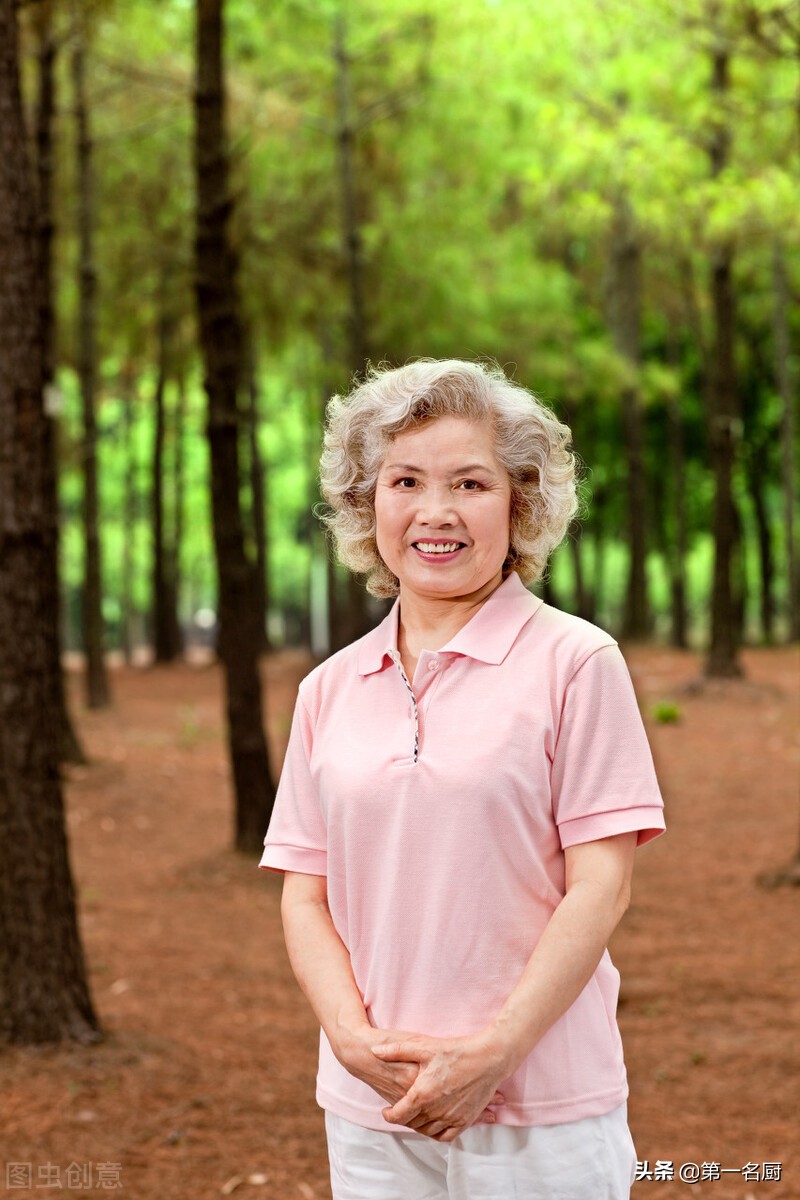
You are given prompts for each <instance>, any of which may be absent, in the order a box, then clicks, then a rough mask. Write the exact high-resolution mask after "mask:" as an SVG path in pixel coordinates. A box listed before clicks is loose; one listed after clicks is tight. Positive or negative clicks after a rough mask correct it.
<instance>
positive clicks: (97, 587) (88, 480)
mask: <svg viewBox="0 0 800 1200" xmlns="http://www.w3.org/2000/svg"><path fill="white" fill-rule="evenodd" d="M72 78H73V87H74V93H75V119H76V123H77V133H78V225H79V241H80V268H79V276H80V278H79V295H80V302H79V303H80V316H79V324H80V329H79V337H78V342H79V348H78V359H79V362H78V374H79V376H80V384H81V399H82V403H83V447H82V451H83V536H84V584H83V646H84V653H85V655H86V702H87V705H88V707H89V708H105V707H107V705H108V704H109V687H108V675H107V672H106V667H105V661H104V658H103V643H104V637H103V583H102V566H101V549H100V520H99V512H98V507H99V505H98V493H97V424H96V417H95V383H96V371H95V366H96V347H95V327H96V321H97V317H96V295H97V273H96V270H95V265H94V180H93V177H92V174H93V166H92V152H93V151H92V140H91V132H90V129H89V114H88V112H87V108H86V83H85V57H84V34H83V30H82V29H81V28H80V27H79V28H78V31H77V33H76V41H75V47H74V49H73V52H72Z"/></svg>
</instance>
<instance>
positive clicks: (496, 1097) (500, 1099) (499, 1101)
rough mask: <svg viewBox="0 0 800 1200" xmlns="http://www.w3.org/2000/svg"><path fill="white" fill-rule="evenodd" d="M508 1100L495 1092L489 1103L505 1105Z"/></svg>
mask: <svg viewBox="0 0 800 1200" xmlns="http://www.w3.org/2000/svg"><path fill="white" fill-rule="evenodd" d="M505 1102H506V1098H505V1096H504V1095H503V1094H502V1093H501V1092H495V1094H494V1095H493V1096H492V1098H491V1100H490V1101H489V1103H490V1104H505Z"/></svg>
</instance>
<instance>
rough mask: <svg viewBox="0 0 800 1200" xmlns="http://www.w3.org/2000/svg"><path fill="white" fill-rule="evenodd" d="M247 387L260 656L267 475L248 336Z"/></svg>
mask: <svg viewBox="0 0 800 1200" xmlns="http://www.w3.org/2000/svg"><path fill="white" fill-rule="evenodd" d="M247 346H248V353H247V376H248V378H247V387H248V393H249V400H250V403H249V408H248V421H247V436H248V465H249V468H250V497H251V504H252V511H253V541H254V543H255V551H256V609H257V611H258V613H259V615H260V619H259V630H260V634H261V637H260V645H259V649H260V651H261V652H262V653H266V651H267V650H269V638H268V637H267V613H268V611H269V535H268V532H267V476H266V472H265V470H264V463H263V459H262V455H261V447H260V445H259V441H258V427H259V417H260V414H259V386H258V366H257V363H256V357H255V349H254V347H253V344H252V340H251V338H250V337H248V342H247Z"/></svg>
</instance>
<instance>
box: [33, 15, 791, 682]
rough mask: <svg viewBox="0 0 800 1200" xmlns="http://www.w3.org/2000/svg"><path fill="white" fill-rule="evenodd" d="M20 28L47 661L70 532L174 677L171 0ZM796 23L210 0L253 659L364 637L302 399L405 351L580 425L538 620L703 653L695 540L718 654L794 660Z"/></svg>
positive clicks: (198, 588) (192, 585)
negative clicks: (515, 386)
mask: <svg viewBox="0 0 800 1200" xmlns="http://www.w3.org/2000/svg"><path fill="white" fill-rule="evenodd" d="M200 7H201V8H202V7H203V6H202V5H201V6H200ZM20 19H21V24H22V31H23V42H22V50H23V68H24V75H25V85H26V96H27V103H28V107H29V110H30V111H29V116H30V127H31V129H36V128H38V129H39V133H40V137H41V133H42V122H43V121H44V120H45V114H43V113H42V111H41V104H42V87H43V82H42V73H43V72H44V71H45V70H47V71H50V72H52V79H53V82H52V88H53V90H52V92H51V95H50V105H51V110H50V112H49V114H46V115H47V121H48V122H49V127H50V131H51V139H52V142H51V148H50V154H51V158H50V161H49V163H48V164H47V166H48V168H49V171H50V178H49V187H50V188H51V189H52V192H51V194H52V197H53V200H52V208H51V211H52V219H53V244H52V255H53V268H52V271H53V274H52V282H53V287H52V300H53V311H54V314H55V316H56V321H55V343H54V349H53V355H52V371H53V376H52V385H51V391H52V404H53V406H54V407H53V410H52V411H54V413H55V423H56V426H57V433H58V446H59V502H60V512H61V523H62V524H61V528H62V546H61V580H62V587H63V599H64V603H63V625H62V628H63V635H64V643H65V647H66V648H67V649H69V650H80V649H81V648H82V646H83V637H84V635H83V634H82V632H81V630H82V624H83V623H84V622H85V618H83V617H82V606H83V604H84V597H85V596H86V584H87V572H86V568H85V560H86V555H85V545H86V538H87V531H86V528H85V525H86V521H87V519H88V521H89V522H90V523H92V524H96V526H97V540H98V542H99V546H98V553H99V556H100V561H101V569H100V571H99V572H94V573H93V574H92V580H93V581H94V583H95V584H96V586H97V587H99V589H100V595H99V597H97V596H93V595H91V594H90V595H89V597H88V603H89V604H90V605H97V604H99V605H100V607H101V610H102V637H103V640H104V645H105V648H106V649H107V650H109V651H117V652H120V653H122V654H124V655H125V656H126V657H127V658H129V659H130V658H135V657H137V656H138V657H145V656H147V655H148V654H152V652H153V649H154V648H155V650H156V653H157V654H158V657H159V658H162V659H163V658H164V657H165V656H166V655H169V654H173V653H176V652H178V650H179V648H180V646H181V645H186V644H189V645H194V646H198V645H199V646H205V645H207V644H208V643H209V641H211V640H212V635H213V627H214V623H215V614H216V612H217V609H218V602H217V595H216V578H215V568H214V553H213V530H212V511H211V489H210V467H209V453H208V441H207V437H206V423H207V411H206V405H207V399H206V395H205V393H204V389H203V377H204V367H203V358H202V354H201V351H200V347H199V344H198V321H197V306H196V287H195V284H196V280H197V268H196V261H195V235H196V212H197V205H198V199H197V192H198V185H197V180H196V177H195V176H196V167H195V153H194V151H193V146H194V142H195V114H194V113H193V108H194V107H195V104H194V89H195V78H196V71H197V63H196V60H197V55H198V46H197V38H196V30H195V20H194V12H193V5H192V4H191V3H189V2H188V0H161V2H160V3H159V4H157V5H154V4H152V3H151V2H149V0H126V2H125V3H124V4H120V3H114V2H113V0H108V2H107V3H88V2H84V3H82V4H80V5H70V4H68V3H58V2H57V0H39V2H37V3H32V4H28V5H24V6H23V7H22V10H21V13H20ZM799 20H800V18H799V17H798V9H797V5H796V4H778V3H774V2H772V0H724V2H722V0H720V2H719V3H709V2H707V0H702V2H701V0H691V2H689V3H686V2H684V0H681V2H680V3H678V2H677V0H574V2H572V3H570V4H569V5H564V6H559V8H558V9H554V8H553V7H552V6H549V5H530V4H525V3H522V2H520V0H458V3H449V2H448V0H437V2H436V3H420V2H418V0H409V2H408V3H405V2H398V0H385V2H383V3H381V4H380V5H375V4H371V5H370V4H366V3H364V4H361V3H358V2H356V0H350V2H348V3H342V4H339V3H325V2H324V0H320V2H319V3H313V4H301V3H289V2H278V3H274V4H270V5H269V6H265V5H262V4H257V3H255V2H253V3H249V2H248V0H227V2H226V5H225V24H226V29H225V42H224V47H223V52H224V87H225V90H226V92H227V97H226V101H225V103H226V118H225V119H226V125H227V135H226V136H227V155H228V160H229V182H228V188H227V193H226V197H225V199H226V202H227V203H228V205H229V207H228V210H227V211H226V213H225V216H226V217H227V218H228V219H227V225H226V235H227V239H228V243H229V245H230V247H231V249H232V252H233V253H234V254H235V256H236V259H237V272H236V304H237V308H238V320H239V323H240V326H241V346H240V353H239V363H238V366H239V369H240V380H239V396H238V408H237V414H238V416H237V419H238V422H239V434H240V446H239V450H240V454H239V472H240V490H241V519H242V525H243V536H244V538H245V541H246V554H247V557H248V560H252V561H253V562H256V561H257V564H258V567H257V570H258V580H257V587H258V588H259V589H260V599H259V603H260V605H261V608H262V610H263V614H264V624H265V629H266V633H267V636H268V638H269V641H270V643H271V644H272V645H274V646H281V645H283V644H286V643H289V644H292V643H313V645H314V648H315V650H318V651H319V652H322V653H324V652H326V651H327V650H328V649H329V648H331V646H334V647H335V646H336V645H339V644H342V642H343V641H347V640H349V636H350V635H351V634H352V633H354V632H357V631H358V630H359V627H360V625H361V624H363V614H361V615H359V614H358V613H356V614H355V615H352V614H348V613H347V611H346V610H347V609H348V605H349V604H350V603H351V602H354V603H356V604H357V603H358V599H357V598H356V600H355V601H353V593H352V592H348V590H347V588H346V585H345V582H344V579H343V577H340V576H339V574H338V572H336V571H334V570H332V569H331V568H330V567H329V566H328V565H327V564H328V558H329V556H328V553H327V548H326V545H325V542H324V539H323V537H322V535H321V533H320V532H319V529H318V525H317V522H316V521H315V520H314V518H313V516H312V515H311V508H312V505H313V504H314V503H315V501H317V500H318V499H319V496H318V492H317V483H316V465H317V460H318V453H319V447H320V435H321V424H322V415H323V409H324V404H325V401H326V399H327V398H328V397H329V396H330V395H331V394H332V393H333V392H337V391H338V392H341V391H343V390H344V391H346V390H347V389H348V387H349V384H350V380H351V378H352V376H353V375H354V374H357V373H359V372H361V371H362V370H363V368H364V363H365V361H366V360H368V359H369V360H371V361H373V362H380V361H388V362H389V363H392V364H399V363H402V362H404V361H406V360H407V359H408V358H409V357H411V356H415V355H425V356H432V357H451V356H452V357H467V358H476V357H483V356H488V357H492V358H495V359H497V360H498V361H499V362H500V363H501V365H503V366H504V367H505V368H506V369H507V370H509V371H510V372H512V373H513V374H514V376H515V377H516V378H517V379H518V380H519V381H520V382H522V383H523V384H524V385H525V386H527V387H530V388H531V389H532V390H534V391H535V392H536V393H537V394H538V395H539V396H541V397H542V398H543V399H544V400H546V401H547V402H548V403H550V404H552V406H553V407H554V408H555V409H556V411H557V412H558V414H559V415H560V416H561V418H562V419H564V420H566V421H567V422H568V423H569V424H570V425H571V427H572V429H573V433H574V442H575V446H576V449H577V451H578V453H579V454H580V456H581V458H582V460H583V461H584V463H585V474H584V491H585V499H586V511H585V513H584V516H583V519H581V520H580V521H579V522H577V523H576V525H575V527H574V530H573V532H572V536H571V537H570V538H569V540H568V541H567V542H566V543H565V544H564V546H563V547H562V548H561V550H560V551H559V552H558V554H557V555H556V557H555V559H554V561H553V563H552V568H551V574H550V579H549V581H548V583H547V587H546V590H547V592H548V593H549V594H548V599H551V600H553V601H554V602H555V603H557V604H559V605H561V606H562V607H564V608H567V609H569V610H571V611H574V612H579V613H581V614H582V615H584V616H587V617H589V618H590V619H592V620H596V621H598V622H599V623H601V624H603V625H605V626H606V627H608V628H610V629H612V630H614V631H618V632H622V633H624V634H627V635H634V636H638V637H641V636H654V637H657V638H659V639H663V640H670V641H672V643H673V644H675V645H686V644H691V645H695V646H702V645H705V644H707V643H708V641H709V639H710V637H711V624H712V594H713V578H714V574H713V567H714V555H715V541H716V542H717V543H722V546H721V549H722V552H723V555H724V557H725V558H726V560H728V559H729V560H730V567H729V568H728V570H729V580H723V581H720V580H718V588H724V587H726V586H729V588H730V593H731V594H730V596H729V597H718V600H719V603H721V604H722V607H723V609H725V612H724V613H723V617H722V619H723V620H727V621H730V622H733V623H734V624H735V626H736V638H737V639H745V640H747V641H755V642H760V641H781V640H786V639H787V638H789V637H790V636H793V637H797V634H798V630H797V619H798V616H797V612H798V604H797V587H796V580H797V552H796V546H795V544H794V542H795V540H796V538H795V537H794V534H793V503H794V501H793V493H792V486H793V485H792V478H791V475H792V455H793V447H792V436H793V405H795V403H796V393H797V377H798V357H797V339H798V333H799V332H800V315H799V312H800V310H799V309H798V305H797V299H798V292H799V291H800V253H799V252H798V248H799V247H800V203H798V199H800V194H799V193H798V186H797V183H798V149H799V148H800V98H799V97H800V91H799V85H798V58H797V53H798V40H797V39H798V36H800V35H798V21H799ZM76 61H77V62H78V66H79V70H78V71H77V73H76ZM37 95H38V109H37ZM37 114H38V115H37ZM37 121H38V125H37ZM214 136H215V129H214V128H213V122H206V121H201V124H200V129H199V138H200V141H201V143H202V142H203V141H206V142H208V143H209V145H210V142H211V141H213V138H214ZM210 153H211V154H212V156H213V154H214V150H213V147H211V149H210ZM212 203H213V201H212ZM87 292H88V293H89V294H88V295H87ZM212 302H213V301H212ZM87 307H88V309H89V311H88V312H87ZM87 322H89V324H90V329H89V330H88V331H87V328H86V324H87ZM87 356H89V357H90V358H91V362H89V361H87ZM82 380H83V385H82V382H81V381H82ZM87 381H88V388H87ZM87 390H88V391H90V392H91V393H92V394H91V395H90V396H89V397H87V395H86V392H87ZM90 404H91V406H92V407H93V415H92V416H91V417H90V416H89V413H88V406H89V405H90ZM89 467H91V470H92V472H96V479H97V485H96V499H94V498H93V499H92V505H93V506H94V505H96V512H92V513H88V514H87V513H86V511H85V506H86V496H85V478H86V471H87V469H88V468H89ZM92 490H94V489H92ZM715 499H716V503H717V511H716V513H715ZM794 525H795V529H796V519H795V520H794ZM716 549H717V553H719V551H720V545H717V547H716ZM792 576H794V579H795V586H794V590H793V588H792V586H791V578H792ZM92 580H90V581H89V582H90V583H91V582H92ZM337 600H338V610H337V604H336V601H337ZM329 601H332V602H329ZM329 613H330V614H331V620H329ZM331 621H332V622H333V625H334V627H333V628H331V627H330V624H331ZM96 631H97V627H96V624H95V632H96Z"/></svg>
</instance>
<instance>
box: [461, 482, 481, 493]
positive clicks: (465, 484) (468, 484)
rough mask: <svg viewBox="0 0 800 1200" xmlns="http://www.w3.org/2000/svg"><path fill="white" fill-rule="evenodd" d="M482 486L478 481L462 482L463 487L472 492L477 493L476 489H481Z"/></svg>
mask: <svg viewBox="0 0 800 1200" xmlns="http://www.w3.org/2000/svg"><path fill="white" fill-rule="evenodd" d="M480 486H481V485H480V484H479V483H478V481H477V479H462V481H461V487H462V488H466V489H467V490H468V491H470V492H472V491H475V489H476V488H479V487H480Z"/></svg>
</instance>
